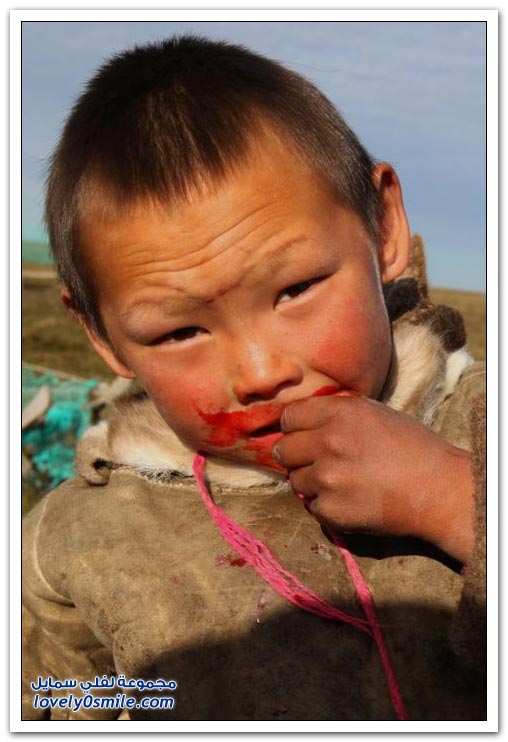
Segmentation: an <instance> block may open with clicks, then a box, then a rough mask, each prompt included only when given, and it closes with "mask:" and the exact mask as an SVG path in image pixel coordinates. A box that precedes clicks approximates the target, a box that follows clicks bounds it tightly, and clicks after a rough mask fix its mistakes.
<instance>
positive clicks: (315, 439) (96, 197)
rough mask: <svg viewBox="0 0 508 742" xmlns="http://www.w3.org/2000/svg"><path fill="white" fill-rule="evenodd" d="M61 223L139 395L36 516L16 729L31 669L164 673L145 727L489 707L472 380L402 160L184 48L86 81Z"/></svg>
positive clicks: (474, 368) (191, 46) (129, 56)
mask: <svg viewBox="0 0 508 742" xmlns="http://www.w3.org/2000/svg"><path fill="white" fill-rule="evenodd" d="M47 221H48V228H49V234H50V240H51V244H52V248H53V251H54V255H55V259H56V262H57V265H58V268H59V271H60V275H61V277H62V279H63V283H64V289H63V293H62V296H63V299H64V302H65V303H66V305H67V306H68V308H69V309H70V311H72V312H73V313H74V315H75V316H76V318H77V319H78V321H80V322H81V323H82V325H83V327H84V328H85V330H86V332H87V334H88V337H89V339H90V342H91V343H92V345H93V347H94V348H95V349H96V351H97V352H98V353H99V354H100V355H101V356H102V358H103V359H104V360H105V361H106V363H108V365H109V366H110V367H111V368H112V369H113V370H114V371H115V372H116V373H117V374H119V375H121V376H123V377H126V378H132V379H134V378H136V379H138V380H139V381H140V382H141V384H142V386H143V387H144V388H145V389H146V391H147V393H148V396H149V399H144V400H137V401H133V402H130V403H129V402H128V403H124V404H123V405H120V406H119V409H118V412H117V414H116V416H115V417H113V418H112V420H111V422H110V423H109V424H106V423H104V424H102V425H101V426H98V427H97V428H93V429H91V431H89V433H88V435H87V436H86V438H85V440H84V442H83V446H82V448H81V451H80V453H79V467H80V471H81V472H82V478H76V479H75V480H72V481H70V482H68V483H65V484H64V485H62V486H61V487H60V488H58V489H57V490H55V491H54V492H53V493H51V494H50V495H48V496H47V497H46V498H45V499H44V501H43V502H42V503H41V504H40V505H39V506H38V507H37V508H35V509H34V511H33V512H32V513H30V515H29V516H28V517H27V519H26V522H25V536H24V553H25V561H24V576H25V592H24V595H25V598H24V600H25V606H26V611H25V615H26V625H25V626H26V628H25V641H26V655H25V657H26V659H25V665H24V675H25V678H26V682H27V689H26V691H25V696H24V703H25V714H26V718H48V714H49V711H48V709H49V705H47V704H46V708H43V706H44V704H43V705H42V706H41V704H40V703H38V704H34V690H33V688H32V689H31V688H30V683H32V682H34V681H35V680H37V678H38V677H41V678H45V677H48V676H51V677H53V678H55V677H56V678H58V680H59V681H64V680H65V679H69V678H70V679H75V680H76V681H78V680H79V681H80V682H81V683H84V684H86V683H87V682H92V681H93V679H94V678H95V677H99V676H101V675H103V674H105V675H112V674H114V673H120V675H119V677H122V676H124V677H128V678H133V679H136V678H137V679H139V678H145V679H148V680H150V679H151V680H153V679H155V678H161V679H166V680H167V681H169V680H170V679H174V680H175V681H177V683H178V688H177V690H176V691H175V693H174V694H173V695H174V700H175V703H174V707H173V708H172V709H170V710H169V711H167V710H161V709H157V708H154V707H152V708H142V707H141V701H140V703H139V707H138V708H133V709H131V710H130V712H129V713H130V718H132V719H155V718H165V719H169V720H172V719H185V720H191V719H227V720H233V719H252V720H271V719H274V718H277V719H283V720H314V719H323V720H325V719H349V720H351V719H358V720H383V719H393V718H396V716H398V718H405V716H406V714H407V716H408V717H409V718H410V719H425V720H431V719H450V720H452V719H482V718H484V717H485V699H484V690H485V688H484V685H485V683H484V675H483V673H484V667H483V659H482V651H481V650H482V646H481V644H482V641H483V638H482V637H483V631H484V625H483V621H484V607H485V606H484V587H485V585H484V577H483V571H484V554H483V552H482V548H484V538H483V536H482V501H481V491H482V481H483V467H482V455H483V454H484V451H483V449H482V444H483V435H482V431H481V422H482V408H481V402H480V401H477V396H478V392H479V390H480V389H481V385H482V380H483V370H482V368H480V367H479V365H478V364H473V363H472V360H471V359H470V357H469V356H468V354H467V353H466V352H465V350H464V342H465V340H464V336H463V328H462V325H461V321H460V318H458V317H457V316H456V313H454V312H453V311H452V310H447V309H446V308H444V307H437V308H436V307H432V306H431V305H430V304H429V303H428V300H427V298H426V288H425V284H424V279H423V277H422V275H421V273H414V274H411V273H410V272H409V273H408V271H407V270H406V269H407V267H408V261H409V252H410V239H409V229H408V225H407V219H406V216H405V212H404V207H403V202H402V195H401V190H400V185H399V182H398V180H397V176H396V174H395V172H394V171H393V169H392V168H391V167H390V166H389V165H387V164H385V163H378V164H376V165H375V164H374V163H373V162H372V160H371V159H370V157H369V156H368V154H367V153H366V152H365V150H364V149H363V147H362V146H361V145H360V143H359V142H358V140H357V139H356V137H355V135H354V134H353V133H352V132H351V131H350V130H349V129H348V127H347V126H346V124H345V123H344V121H343V120H342V119H341V117H340V116H339V115H338V114H337V112H336V111H335V110H334V109H333V107H332V106H331V104H330V103H329V102H328V101H327V100H326V99H325V98H324V97H323V96H322V95H321V94H320V93H319V92H318V91H316V89H315V88H314V87H313V86H312V85H310V84H309V83H308V82H307V81H305V80H303V79H302V78H300V77H299V76H297V75H295V74H293V73H291V72H289V71H287V70H285V69H284V68H282V67H280V66H279V65H277V64H275V63H273V62H271V61H268V60H266V59H264V58H262V57H259V56H257V55H254V54H252V53H250V52H248V51H246V50H244V49H242V48H238V47H234V46H230V45H227V44H220V43H214V42H209V41H206V40H202V39H195V38H192V37H182V38H180V39H170V40H168V41H166V42H164V43H161V44H159V45H151V46H147V47H143V48H136V49H134V50H132V51H130V52H126V53H124V54H122V55H119V56H117V57H116V58H113V59H112V60H111V61H110V62H109V63H108V64H107V65H105V66H104V67H103V68H102V69H101V70H100V71H99V73H98V74H97V75H96V76H95V77H94V79H93V80H92V81H91V82H90V83H89V85H88V87H87V90H86V91H85V93H84V94H83V95H82V96H81V98H80V99H79V101H78V103H77V104H76V106H75V108H74V110H73V112H72V113H71V116H70V118H69V120H68V122H67V124H66V127H65V130H64V132H63V135H62V138H61V140H60V143H59V145H58V148H57V150H56V152H55V155H54V157H53V161H52V165H51V171H50V176H49V180H48V194H47ZM415 246H416V247H418V243H417V242H416V243H415ZM408 270H409V271H411V270H413V268H412V267H411V268H410V269H408ZM405 271H406V272H405ZM382 287H384V292H385V296H386V303H385V298H384V296H383V290H382ZM387 308H388V311H389V312H390V315H391V316H390V318H389V316H388V311H387ZM390 320H391V321H392V322H391V323H390ZM392 335H393V342H392ZM150 400H151V401H150ZM401 411H402V412H401ZM471 411H472V412H473V418H472V423H471V421H470V417H471V415H470V413H471ZM471 425H472V427H471ZM471 450H472V451H473V453H472V454H471V453H470V451H471ZM197 452H201V453H202V454H205V455H206V456H207V457H210V464H209V466H207V469H206V475H207V478H208V484H209V486H210V488H211V492H212V497H213V500H214V501H215V503H216V505H215V506H214V505H213V504H212V505H210V506H209V507H210V512H213V513H215V516H216V517H217V519H218V520H219V521H220V519H221V518H222V521H221V522H223V520H224V518H223V516H221V515H220V514H219V515H217V512H218V511H217V510H216V509H215V510H214V509H213V508H214V507H215V508H216V507H217V506H218V507H219V508H220V509H221V511H220V512H221V513H226V514H227V517H229V518H232V519H233V521H234V522H235V523H236V524H238V526H234V527H233V529H232V530H233V531H234V532H235V533H234V534H233V535H232V536H231V538H229V537H227V539H226V540H227V543H226V542H225V540H224V538H223V536H222V534H221V531H220V530H219V529H218V528H217V526H216V524H215V523H214V521H213V520H212V519H211V518H210V516H209V515H208V513H207V511H206V510H205V508H204V506H203V503H202V502H201V499H200V497H199V493H198V489H197V488H196V486H195V484H194V482H193V480H192V479H190V477H191V476H192V471H193V461H194V463H195V462H196V459H195V455H196V453H197ZM194 471H195V472H197V471H198V469H196V467H194ZM288 475H289V482H288V481H287V477H288ZM94 484H103V485H104V486H94ZM201 489H202V487H201ZM294 494H298V495H299V498H300V499H298V498H296V497H294ZM205 498H206V495H205ZM301 500H303V503H302V502H301ZM207 507H208V506H207ZM215 516H214V517H215ZM320 523H323V524H324V526H325V530H324V531H323V530H322V529H321V527H320ZM242 527H243V528H245V529H247V530H248V531H249V533H250V534H252V535H253V537H255V538H257V539H259V541H261V542H263V543H264V544H266V545H267V547H268V548H269V549H270V552H271V553H272V554H273V555H274V557H275V559H276V560H277V561H278V562H279V563H280V564H282V568H283V569H284V570H287V571H289V572H290V573H291V574H292V575H293V576H294V577H295V578H296V579H297V580H299V581H300V582H299V583H298V584H300V583H305V585H308V586H309V587H310V588H311V589H312V590H313V591H314V593H313V595H317V596H319V597H320V598H322V599H324V600H325V601H326V605H327V606H332V608H326V610H332V611H333V610H334V607H336V608H340V610H342V611H343V612H345V613H347V614H348V615H349V616H353V623H356V625H351V626H349V625H340V624H337V623H334V622H333V621H329V620H326V619H325V618H323V617H317V616H315V615H313V613H312V612H309V610H310V609H308V610H307V611H305V610H302V609H301V608H298V607H294V606H292V605H290V602H287V600H284V598H283V597H281V595H279V594H278V591H277V589H274V585H275V581H272V582H270V580H268V584H267V582H266V578H265V577H264V578H262V577H261V576H260V574H258V572H259V573H261V574H264V573H263V571H262V569H261V567H259V568H258V566H257V565H256V559H255V558H254V559H253V560H251V561H249V559H248V558H246V557H247V556H248V555H247V554H246V553H245V555H244V552H243V551H241V550H240V551H238V550H237V549H236V546H234V547H233V548H232V547H231V544H236V541H234V540H231V539H234V538H237V539H238V538H240V537H239V536H238V534H239V533H240V529H241V528H242ZM235 529H236V530H235ZM230 530H231V529H230ZM222 531H223V533H224V531H225V528H222ZM338 531H346V532H347V533H350V534H351V536H349V537H348V546H349V549H351V550H352V551H354V553H355V555H356V557H357V561H358V563H359V564H360V565H361V568H362V571H363V573H364V576H365V578H366V580H367V582H368V583H369V586H370V590H371V592H372V595H373V599H374V603H375V606H376V611H377V620H378V621H379V624H381V626H382V628H383V631H384V635H385V640H386V645H387V650H388V654H389V656H390V660H389V667H388V669H387V661H386V659H383V657H381V658H380V654H379V651H381V655H383V651H384V650H383V646H384V645H382V644H380V643H379V642H377V640H376V642H377V643H376V642H375V641H373V637H372V635H369V633H372V632H374V634H376V631H377V629H374V628H373V627H374V624H375V621H374V622H373V620H371V619H369V626H370V629H369V630H367V631H364V630H361V629H362V624H361V622H360V621H359V620H358V619H362V618H365V617H364V616H363V614H362V609H361V607H360V605H358V599H357V597H356V592H355V584H354V582H355V581H354V580H353V581H352V579H351V577H350V575H349V574H348V572H347V569H346V565H347V559H348V557H347V552H346V551H342V554H346V563H345V562H344V561H343V558H342V555H341V552H340V551H339V549H337V548H336V546H335V545H334V542H337V537H336V536H335V535H334V534H335V533H336V532H338ZM235 534H236V536H235ZM245 538H246V539H247V540H248V539H249V538H250V537H248V536H247V537H245ZM337 543H339V544H342V542H337ZM258 548H259V549H260V551H259V553H260V554H262V553H264V552H263V549H262V548H261V547H258ZM341 548H342V549H345V548H346V547H345V546H343V545H341ZM261 561H262V559H261V557H260V558H259V562H260V563H261ZM465 563H467V565H468V570H469V572H468V574H467V576H464V575H463V574H461V571H460V570H461V566H462V564H465ZM277 569H278V568H277ZM256 570H257V571H256ZM277 574H278V575H280V574H281V570H280V569H279V571H278V572H277ZM284 574H285V575H286V577H285V580H286V582H285V585H287V583H288V580H290V579H292V578H288V577H287V572H285V573H284ZM291 584H292V583H291ZM294 584H296V583H294ZM356 584H358V583H357V582H356ZM298 589H300V588H295V590H296V591H298ZM279 592H281V594H284V591H283V590H282V588H281V590H280V591H279ZM286 597H287V596H286ZM291 599H292V602H293V603H294V602H297V601H296V598H295V595H294V594H293V595H289V597H288V600H291ZM312 600H314V602H315V599H314V598H312ZM307 608H308V605H307ZM320 615H322V614H320ZM367 617H368V616H367ZM471 668H473V669H474V672H471ZM393 672H394V674H395V680H394V678H393V675H392V674H391V673H393ZM385 675H386V677H385ZM387 679H388V683H387ZM42 685H44V684H42ZM98 685H99V686H100V683H99V684H98ZM395 685H396V690H394V686H395ZM389 688H390V692H389ZM42 692H43V693H44V692H46V694H50V693H51V691H50V689H49V687H46V689H45V691H44V689H43V691H42ZM100 693H101V689H100V687H99V688H98V695H100ZM53 695H55V693H54V692H53ZM78 695H79V694H78ZM86 695H87V693H86V691H84V695H83V696H82V698H84V697H85V696H86ZM112 695H114V694H112ZM394 698H395V702H394V703H393V704H392V701H393V699H394ZM397 699H399V700H397ZM400 699H402V700H400ZM34 705H37V708H34ZM402 705H403V706H404V708H402ZM118 715H119V711H118V708H111V707H110V708H106V709H104V708H101V709H98V708H88V707H86V705H85V703H84V702H83V703H82V704H80V706H79V709H78V710H77V711H76V710H72V711H69V710H68V709H63V710H62V709H59V708H56V709H54V710H52V711H51V718H81V719H87V718H90V719H96V718H105V719H107V718H117V717H118Z"/></svg>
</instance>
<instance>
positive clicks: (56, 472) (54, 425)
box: [22, 368, 98, 488]
mask: <svg viewBox="0 0 508 742" xmlns="http://www.w3.org/2000/svg"><path fill="white" fill-rule="evenodd" d="M97 383H98V382H97V381H95V380H94V379H90V380H87V381H67V380H62V379H60V378H58V377H57V376H55V375H54V374H50V373H45V374H42V375H39V374H35V373H34V372H33V371H31V370H30V369H26V368H24V369H23V377H22V390H23V407H24V406H25V405H26V404H27V403H28V402H29V401H30V399H32V397H33V396H34V395H35V394H36V392H37V390H38V388H39V387H41V386H43V385H44V384H47V385H48V386H49V388H50V394H51V406H50V408H49V409H48V411H47V412H46V415H45V418H44V422H43V423H41V424H39V425H37V426H36V427H33V428H31V429H29V430H25V431H24V432H23V434H22V444H23V448H25V447H26V446H27V447H28V448H29V450H30V453H31V455H30V458H31V460H32V462H33V465H34V468H35V471H36V472H37V473H39V474H43V475H44V478H45V479H47V480H48V481H49V485H48V486H49V487H50V488H52V487H56V485H57V484H60V482H63V481H64V480H65V479H69V477H72V476H74V473H75V471H74V451H75V446H76V443H77V441H78V440H79V439H80V438H81V436H82V435H83V433H84V431H85V430H86V428H87V427H88V426H89V425H90V424H91V422H92V414H91V410H90V409H89V408H87V404H88V402H89V394H90V390H91V389H93V388H94V387H95V386H97Z"/></svg>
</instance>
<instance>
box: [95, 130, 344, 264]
mask: <svg viewBox="0 0 508 742" xmlns="http://www.w3.org/2000/svg"><path fill="white" fill-rule="evenodd" d="M317 192H319V194H320V198H319V199H316V194H317ZM327 192H328V193H329V194H330V195H329V196H328V197H329V198H330V197H331V189H330V188H329V187H328V186H327V185H326V184H325V182H324V181H323V179H322V178H321V177H320V176H319V175H317V174H316V173H313V172H311V170H310V169H309V168H308V167H307V166H306V165H305V164H304V163H303V162H302V161H301V159H300V158H298V157H295V155H294V151H293V150H292V149H288V150H286V149H285V148H284V147H283V146H282V145H281V143H280V142H278V140H269V141H267V143H266V145H265V146H264V147H261V146H253V148H252V151H251V153H250V156H249V157H248V158H247V159H246V161H245V162H242V163H240V164H239V165H238V166H237V167H236V168H234V169H233V171H232V173H231V174H229V175H228V176H226V177H225V178H220V179H215V180H211V179H208V180H206V181H205V180H203V182H202V183H201V184H200V185H199V186H198V187H195V188H191V189H190V190H189V192H188V194H187V195H186V197H185V198H182V199H179V200H177V201H173V202H171V201H164V198H150V199H148V198H145V199H140V200H139V201H137V202H136V203H134V204H130V205H122V204H120V205H119V206H120V208H119V209H116V210H115V209H110V210H109V211H108V210H106V209H105V208H102V213H98V209H94V208H91V209H86V210H85V217H84V218H83V219H82V221H81V235H82V242H83V243H84V244H85V247H86V251H87V252H88V251H91V252H94V253H95V252H96V253H100V246H101V245H104V244H106V243H108V244H109V243H114V244H115V245H116V247H117V249H119V248H120V247H121V246H124V247H125V250H126V251H128V250H129V247H130V246H131V244H132V246H133V245H134V243H135V242H137V241H138V239H139V237H144V240H145V241H146V242H147V243H151V242H155V243H156V242H157V233H160V232H161V230H163V233H164V234H165V235H167V236H170V237H173V238H174V237H178V238H179V239H178V241H177V242H176V241H174V240H173V242H172V248H173V250H174V252H175V254H178V251H179V250H181V251H182V252H183V251H185V250H199V249H200V248H201V247H202V245H201V244H192V243H193V242H194V241H196V240H197V241H198V243H200V242H201V241H202V240H203V241H206V242H208V243H212V242H216V243H220V242H221V240H223V241H226V240H227V239H228V238H231V239H235V238H241V237H243V236H244V234H248V233H249V231H254V230H256V229H259V228H260V226H261V225H263V224H266V225H267V226H268V228H269V226H270V224H273V228H274V229H275V228H276V226H279V222H281V221H282V222H283V220H284V219H287V218H289V217H291V219H293V220H294V219H295V212H296V213H302V210H303V207H305V209H304V210H305V212H306V213H309V214H312V215H313V216H314V215H315V216H316V217H317V218H318V219H319V214H318V213H317V211H318V210H319V206H320V204H323V205H324V202H323V198H324V196H325V195H328V193H327ZM151 225H153V229H152V228H151ZM154 232H155V233H154Z"/></svg>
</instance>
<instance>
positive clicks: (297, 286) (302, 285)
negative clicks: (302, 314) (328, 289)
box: [277, 276, 325, 304]
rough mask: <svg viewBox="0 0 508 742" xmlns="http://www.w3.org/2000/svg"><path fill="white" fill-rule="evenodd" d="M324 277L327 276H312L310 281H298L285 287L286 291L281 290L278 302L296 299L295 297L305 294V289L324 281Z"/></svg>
mask: <svg viewBox="0 0 508 742" xmlns="http://www.w3.org/2000/svg"><path fill="white" fill-rule="evenodd" d="M324 278H325V276H319V277H318V278H311V279H309V280H308V281H299V282H298V283H294V284H293V285H292V286H288V288H287V289H284V291H281V292H280V294H279V296H278V297H277V303H278V304H279V303H280V302H285V301H289V300H290V299H294V298H295V297H297V296H299V295H300V294H303V293H304V292H305V291H307V290H308V289H310V287H311V286H314V284H316V283H319V282H320V281H323V280H324Z"/></svg>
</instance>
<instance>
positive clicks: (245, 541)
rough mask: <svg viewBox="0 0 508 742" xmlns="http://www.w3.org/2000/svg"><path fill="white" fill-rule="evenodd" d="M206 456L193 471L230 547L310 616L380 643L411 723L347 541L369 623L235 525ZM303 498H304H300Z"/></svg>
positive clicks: (398, 704)
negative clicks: (217, 495) (218, 499)
mask: <svg viewBox="0 0 508 742" xmlns="http://www.w3.org/2000/svg"><path fill="white" fill-rule="evenodd" d="M205 463H206V459H205V457H204V456H203V455H202V454H200V453H197V454H196V456H195V457H194V462H193V467H192V469H193V472H194V476H195V478H196V482H197V485H198V488H199V491H200V493H201V496H202V498H203V502H204V504H205V506H206V508H207V510H208V512H209V513H210V515H211V516H212V518H213V520H214V521H215V523H216V524H217V526H218V528H219V530H220V531H221V533H222V535H223V536H224V538H225V539H226V541H227V542H228V543H229V544H230V546H231V547H232V548H233V549H234V550H235V551H236V552H237V553H238V554H239V555H240V556H241V557H242V558H243V559H245V561H246V562H248V563H249V564H250V565H251V567H253V569H255V571H256V572H257V573H258V574H259V575H260V577H262V578H263V579H264V580H265V581H266V582H268V584H269V585H271V587H272V588H273V589H274V590H275V591H276V592H278V593H279V595H282V597H283V598H285V599H286V600H288V601H289V602H290V603H293V604H294V605H297V606H298V607H299V608H303V609H304V610H306V611H309V612H310V613H315V614H316V615H318V616H320V617H321V618H328V619H330V620H332V621H342V622H344V623H348V624H351V625H352V626H355V627H356V628H357V629H360V631H364V632H366V633H367V634H369V636H371V637H372V638H373V639H374V641H375V642H376V644H377V647H378V650H379V654H380V656H381V662H382V665H383V670H384V672H385V675H386V679H387V681H388V687H389V689H390V696H391V699H392V704H393V706H394V708H395V711H396V713H397V717H398V718H399V720H401V721H406V720H407V718H408V717H407V714H406V711H405V709H404V703H403V701H402V697H401V695H400V691H399V688H398V685H397V680H396V678H395V673H394V670H393V667H392V664H391V661H390V657H389V654H388V650H387V647H386V644H385V641H384V638H383V634H382V631H381V626H380V625H379V622H378V620H377V616H376V613H375V610H374V601H373V599H372V595H371V592H370V590H369V587H368V585H367V583H366V581H365V579H364V577H363V575H362V573H361V572H360V568H359V567H358V565H357V563H356V562H355V560H354V558H353V556H352V554H351V552H350V551H349V550H348V549H347V547H346V545H345V543H344V542H343V540H342V539H341V538H340V537H339V536H338V535H336V534H334V535H332V538H333V540H334V543H335V545H336V546H337V548H338V549H339V551H340V553H341V554H342V556H343V557H344V561H345V564H346V568H347V570H348V572H349V574H350V576H351V579H352V581H353V585H354V587H355V590H356V592H357V595H358V597H359V600H360V603H361V605H362V608H363V611H364V613H365V615H366V617H367V621H364V620H362V619H360V618H355V617H354V616H350V615H349V614H347V613H344V612H343V611H340V610H339V609H338V608H335V606H333V605H332V604H331V603H328V602H327V601H326V600H323V599H322V598H320V597H319V595H317V593H315V592H314V591H313V590H311V589H310V588H308V587H307V586H306V585H304V584H303V583H302V582H300V580H298V579H297V578H296V577H295V576H294V575H292V574H291V573H290V572H287V571H286V570H285V569H284V568H283V567H282V565H281V564H279V562H278V561H277V560H276V559H275V557H274V556H273V554H272V553H271V552H270V550H269V549H268V548H267V547H266V546H265V544H263V543H262V542H261V541H259V540H258V539H256V538H255V537H254V536H252V534H250V533H249V532H248V531H247V530H246V529H245V528H242V527H241V526H239V525H238V524H237V523H235V522H234V520H232V519H231V518H230V517H229V516H228V515H226V513H225V512H224V511H223V510H221V508H219V507H218V506H217V505H216V504H215V503H214V501H213V500H212V498H211V496H210V493H209V492H208V489H207V486H206V484H205V479H204V470H205ZM299 497H300V495H299Z"/></svg>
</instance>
